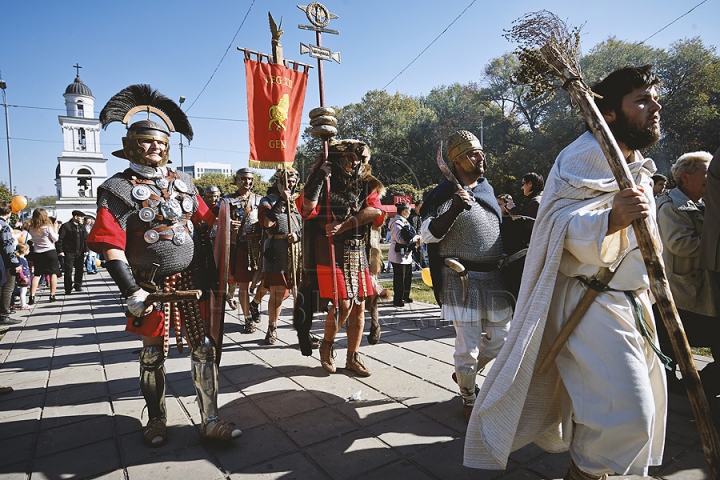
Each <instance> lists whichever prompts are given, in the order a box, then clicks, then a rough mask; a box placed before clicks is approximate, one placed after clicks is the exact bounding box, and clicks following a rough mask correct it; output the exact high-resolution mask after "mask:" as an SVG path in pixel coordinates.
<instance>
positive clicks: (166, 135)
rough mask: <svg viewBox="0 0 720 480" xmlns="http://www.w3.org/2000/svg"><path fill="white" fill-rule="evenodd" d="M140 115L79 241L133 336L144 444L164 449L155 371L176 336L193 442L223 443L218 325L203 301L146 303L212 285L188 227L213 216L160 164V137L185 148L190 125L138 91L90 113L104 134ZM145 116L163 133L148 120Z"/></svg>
mask: <svg viewBox="0 0 720 480" xmlns="http://www.w3.org/2000/svg"><path fill="white" fill-rule="evenodd" d="M141 113H142V114H147V117H148V118H147V119H145V120H140V121H138V122H135V123H133V124H132V125H130V126H129V127H128V130H127V136H126V137H123V139H122V140H123V149H122V150H118V151H116V152H113V155H115V156H116V157H119V158H125V159H127V160H129V161H130V168H128V169H126V170H124V171H122V172H120V173H116V174H115V175H113V176H112V177H110V178H109V179H108V180H107V181H105V182H104V183H103V184H102V185H101V186H100V187H99V188H98V201H97V204H98V214H97V220H96V221H95V225H94V227H93V229H92V231H91V232H90V235H89V236H88V240H87V243H88V245H89V246H90V248H91V249H92V250H94V251H96V252H103V255H104V257H105V259H106V268H107V270H108V272H109V273H110V275H111V276H112V278H113V280H114V281H115V283H116V284H117V286H118V288H119V289H120V293H121V294H122V296H123V297H124V298H125V299H126V300H127V306H128V310H129V319H128V322H127V327H126V330H128V331H130V332H133V333H137V334H138V335H141V336H142V341H143V348H142V350H141V351H140V390H141V391H142V394H143V397H144V398H145V403H146V405H147V411H148V417H149V421H148V423H147V426H146V427H145V429H144V430H143V437H144V440H145V443H146V444H147V445H148V446H150V447H157V446H159V445H162V444H164V443H165V442H166V441H167V429H166V426H165V423H166V421H167V410H166V408H165V368H164V363H165V358H166V356H167V351H168V345H169V340H168V338H169V335H170V332H171V330H172V331H173V332H174V334H175V338H176V342H177V345H178V349H179V350H181V349H182V343H183V338H184V340H185V341H187V343H188V345H189V346H190V352H191V353H190V365H191V371H192V379H193V383H194V384H195V390H196V391H197V399H198V405H199V407H200V414H201V418H202V427H201V430H200V433H201V435H202V436H203V437H204V438H208V439H214V440H233V439H235V438H238V437H239V436H240V435H241V434H242V432H241V431H240V430H239V429H238V428H236V427H235V425H234V424H232V423H228V422H226V421H225V420H221V419H220V418H219V417H218V402H217V392H218V379H217V374H218V363H217V362H218V359H219V355H220V352H219V348H218V346H219V345H220V341H221V338H220V337H221V334H220V332H222V325H218V324H217V322H215V323H213V322H212V321H211V320H210V318H209V317H208V315H207V313H206V312H207V309H206V303H207V302H206V301H205V300H204V299H201V301H198V300H196V299H193V300H185V301H173V300H172V299H171V298H172V297H170V299H164V300H163V303H153V302H152V297H149V295H150V294H155V295H159V293H157V292H164V294H175V295H176V298H177V297H179V296H180V295H181V291H187V290H193V289H201V290H203V291H204V292H206V293H207V291H208V290H209V289H210V288H212V287H213V285H212V282H213V279H212V278H208V277H207V276H204V275H203V274H204V273H207V272H208V271H211V269H208V268H207V259H208V257H209V256H210V255H209V251H208V250H209V245H208V243H209V242H208V241H207V237H202V236H201V235H200V234H199V233H198V229H197V228H196V227H197V224H198V223H199V222H200V221H205V222H207V223H208V224H212V223H213V222H214V217H213V215H212V213H210V211H209V210H208V208H207V206H206V205H205V203H204V202H203V201H202V200H201V198H200V195H199V194H198V191H197V190H196V188H195V186H194V185H193V181H192V178H191V177H190V176H188V175H187V174H185V173H183V172H178V171H177V170H174V169H172V168H170V167H168V166H167V164H168V163H169V162H170V158H169V149H170V144H169V140H170V132H175V131H177V132H180V133H182V134H183V135H185V137H186V138H187V139H188V140H190V139H192V136H193V134H192V127H191V126H190V124H189V123H188V120H187V117H186V116H185V114H184V113H183V111H182V110H181V109H180V107H179V106H177V105H176V104H175V103H174V102H173V101H172V100H170V99H169V98H167V97H165V96H163V95H161V94H159V93H158V92H157V91H155V90H153V89H151V88H150V87H149V86H148V85H132V86H130V87H128V88H126V89H124V90H122V91H121V92H120V93H118V94H117V95H115V96H114V97H113V98H111V99H110V101H109V102H108V103H107V105H105V107H104V108H103V110H102V112H100V121H101V123H102V124H103V126H104V127H107V125H108V124H110V123H112V122H115V121H119V122H122V123H123V124H125V125H127V124H128V123H129V121H130V118H131V117H132V116H133V115H134V114H141ZM150 113H153V114H155V115H156V116H157V117H159V118H160V120H161V121H162V122H164V123H165V125H161V124H159V123H157V122H155V121H152V120H150V119H149V116H150ZM214 281H215V282H217V278H215V279H214ZM215 288H217V286H215ZM186 293H187V292H186ZM206 296H207V295H206ZM221 321H222V320H221V319H220V320H219V322H221Z"/></svg>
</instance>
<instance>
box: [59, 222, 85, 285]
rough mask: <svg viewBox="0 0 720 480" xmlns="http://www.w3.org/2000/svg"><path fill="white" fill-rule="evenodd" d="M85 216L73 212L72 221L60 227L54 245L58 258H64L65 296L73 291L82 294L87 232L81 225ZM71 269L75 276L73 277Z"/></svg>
mask: <svg viewBox="0 0 720 480" xmlns="http://www.w3.org/2000/svg"><path fill="white" fill-rule="evenodd" d="M84 217H85V214H84V213H83V212H81V211H80V210H73V212H72V220H70V221H69V222H65V223H63V224H62V226H61V227H60V232H59V235H58V236H59V238H58V241H57V243H56V244H55V248H56V249H57V252H58V257H64V260H65V261H64V267H63V269H64V273H63V280H64V282H65V295H70V294H71V293H72V291H73V289H75V291H76V292H82V280H83V270H84V268H85V255H87V253H88V248H87V245H86V244H85V242H86V240H87V235H88V234H87V230H85V226H84V225H83V218H84ZM73 269H75V275H74V277H73Z"/></svg>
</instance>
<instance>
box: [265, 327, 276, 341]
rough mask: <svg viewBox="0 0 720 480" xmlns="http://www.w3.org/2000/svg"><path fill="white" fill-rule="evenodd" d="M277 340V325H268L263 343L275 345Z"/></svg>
mask: <svg viewBox="0 0 720 480" xmlns="http://www.w3.org/2000/svg"><path fill="white" fill-rule="evenodd" d="M275 342H277V325H274V324H273V325H268V329H267V333H266V334H265V343H266V344H267V345H275Z"/></svg>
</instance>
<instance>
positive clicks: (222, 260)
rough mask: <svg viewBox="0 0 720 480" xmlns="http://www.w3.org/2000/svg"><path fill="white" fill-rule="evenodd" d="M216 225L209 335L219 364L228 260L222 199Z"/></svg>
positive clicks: (227, 217) (226, 220)
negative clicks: (215, 272)
mask: <svg viewBox="0 0 720 480" xmlns="http://www.w3.org/2000/svg"><path fill="white" fill-rule="evenodd" d="M216 226H217V230H216V233H215V245H213V257H214V259H215V265H216V266H217V271H218V275H219V278H218V284H217V287H215V288H214V289H213V290H212V292H211V295H210V336H211V337H212V339H213V340H214V341H215V345H216V346H217V361H218V365H219V364H220V355H221V352H222V337H223V327H224V322H225V295H226V291H227V283H228V264H229V262H230V208H229V206H228V204H227V202H226V201H225V200H224V199H223V200H221V201H220V204H219V208H218V216H217V222H216Z"/></svg>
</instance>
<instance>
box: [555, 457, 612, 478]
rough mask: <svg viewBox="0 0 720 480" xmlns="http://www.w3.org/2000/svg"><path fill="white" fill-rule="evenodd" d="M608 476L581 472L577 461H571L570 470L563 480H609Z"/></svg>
mask: <svg viewBox="0 0 720 480" xmlns="http://www.w3.org/2000/svg"><path fill="white" fill-rule="evenodd" d="M607 478H608V476H607V474H604V475H592V474H590V473H587V472H584V471H582V470H580V467H578V466H577V463H575V460H570V468H568V471H567V473H566V474H565V477H563V480H607Z"/></svg>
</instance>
